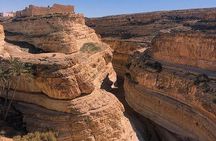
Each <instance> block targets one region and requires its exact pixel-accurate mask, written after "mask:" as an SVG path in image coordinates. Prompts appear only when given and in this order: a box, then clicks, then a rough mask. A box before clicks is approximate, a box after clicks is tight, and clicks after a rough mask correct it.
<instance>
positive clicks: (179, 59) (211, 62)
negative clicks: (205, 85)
mask: <svg viewBox="0 0 216 141" xmlns="http://www.w3.org/2000/svg"><path fill="white" fill-rule="evenodd" d="M153 46H154V48H153V50H154V51H153V52H152V56H153V58H155V59H157V60H161V61H165V62H168V63H175V64H182V65H190V66H194V67H199V68H202V69H206V70H212V71H215V70H216V49H215V46H216V36H215V35H211V34H209V35H208V34H205V33H199V32H194V33H191V34H189V33H187V32H185V33H177V34H174V33H173V34H160V35H159V36H158V37H157V38H155V39H154V41H153Z"/></svg>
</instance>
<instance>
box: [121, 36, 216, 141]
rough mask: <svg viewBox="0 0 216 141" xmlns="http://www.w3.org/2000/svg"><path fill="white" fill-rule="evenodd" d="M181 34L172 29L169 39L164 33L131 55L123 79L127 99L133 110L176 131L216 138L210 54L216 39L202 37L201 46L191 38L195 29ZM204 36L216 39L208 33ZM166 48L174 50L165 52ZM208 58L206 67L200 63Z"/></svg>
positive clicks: (210, 140) (207, 139)
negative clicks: (137, 52) (129, 64)
mask: <svg viewBox="0 0 216 141" xmlns="http://www.w3.org/2000/svg"><path fill="white" fill-rule="evenodd" d="M173 34H174V35H173ZM178 34H179V33H177V34H176V35H175V33H170V35H168V37H170V38H166V36H163V37H161V38H160V36H159V37H158V38H156V39H155V42H156V43H155V42H153V44H152V48H150V49H148V50H147V51H146V52H145V53H144V54H143V55H140V56H139V57H137V58H136V57H135V58H134V60H132V62H131V66H130V68H129V72H128V73H127V74H126V80H125V84H124V88H125V93H126V100H127V102H128V103H129V105H130V106H131V107H132V108H133V109H134V110H136V111H137V112H139V113H141V114H143V116H145V117H148V118H150V119H152V120H153V121H155V122H156V123H158V124H159V125H162V126H163V127H165V128H167V129H169V130H171V131H172V132H175V133H177V134H180V135H184V136H185V135H186V136H188V137H190V138H194V139H196V140H200V141H202V140H205V141H214V140H215V139H216V136H215V135H216V134H215V133H216V132H215V131H216V111H215V109H216V104H215V96H216V89H215V88H216V79H215V78H216V74H215V71H210V70H211V69H212V68H213V69H214V68H215V63H216V62H215V60H214V57H215V56H214V55H211V53H213V54H214V50H215V48H214V44H211V45H209V44H206V43H205V42H202V43H203V45H202V47H200V46H199V45H194V44H196V42H195V43H194V42H189V41H188V40H190V39H188V38H189V37H192V39H194V37H193V36H195V35H196V34H193V35H191V34H190V33H188V35H187V33H184V35H185V34H186V35H185V36H184V37H185V38H183V37H182V36H180V37H179V38H177V37H178ZM180 35H181V34H180ZM171 36H172V37H171ZM164 38H166V41H164V40H163V39H164ZM197 38H198V39H200V38H202V36H201V37H197ZM203 38H205V39H206V38H207V39H206V40H208V41H209V40H211V38H208V36H205V37H203ZM156 40H159V42H160V41H162V40H163V41H164V42H160V43H159V42H157V41H156ZM183 43H185V44H184V45H182V44H183ZM212 43H213V42H212ZM170 45H171V46H170ZM204 45H206V46H204ZM211 47H212V48H211ZM168 48H169V49H168ZM204 48H205V50H206V51H204ZM209 48H210V50H212V51H213V52H210V51H208V50H209ZM202 49H203V50H202ZM167 51H169V52H170V53H168V54H166V53H167ZM184 52H185V53H184ZM174 54H175V55H174ZM172 56H173V58H171V57H172ZM174 56H175V57H174ZM207 56H209V57H207ZM211 56H212V57H211ZM169 57H170V58H169ZM175 59H176V60H177V61H175ZM181 59H183V60H184V61H182V60H181ZM192 59H193V61H191V60H192ZM204 59H205V60H206V62H207V63H206V64H205V66H204V65H202V64H201V63H199V62H198V61H200V60H204ZM196 61H197V62H196ZM190 62H194V64H191V63H190ZM197 64H198V65H197ZM200 65H202V66H200ZM203 68H204V69H203ZM208 69H209V70H208Z"/></svg>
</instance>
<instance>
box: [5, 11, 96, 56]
mask: <svg viewBox="0 0 216 141" xmlns="http://www.w3.org/2000/svg"><path fill="white" fill-rule="evenodd" d="M4 28H5V31H6V34H7V36H6V40H8V41H12V42H13V41H15V42H27V43H29V44H31V45H34V46H35V47H36V48H40V49H42V50H43V51H45V52H60V53H67V54H69V53H74V52H78V51H79V49H80V48H81V47H82V46H83V45H84V44H85V43H88V42H95V43H99V42H100V39H99V38H98V37H97V35H96V34H95V32H94V30H92V29H90V28H89V27H87V26H86V25H85V21H84V17H83V15H81V14H73V13H72V14H53V15H41V16H37V17H36V16H34V17H26V18H15V19H13V21H12V22H6V23H4Z"/></svg>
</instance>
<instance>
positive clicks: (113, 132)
mask: <svg viewBox="0 0 216 141" xmlns="http://www.w3.org/2000/svg"><path fill="white" fill-rule="evenodd" d="M58 16H59V17H55V16H54V17H49V18H48V19H47V18H45V17H27V18H24V19H23V18H20V19H16V20H15V21H12V22H11V23H6V24H5V27H6V32H8V34H7V36H6V39H7V40H9V41H13V43H17V42H23V41H24V42H27V43H29V44H33V45H34V47H35V48H41V49H46V51H50V52H56V53H37V54H31V53H29V52H27V51H26V50H25V49H23V48H22V47H23V46H16V45H12V44H9V43H5V44H4V45H3V46H4V50H3V51H1V52H0V56H1V63H6V64H7V60H9V59H10V57H12V58H17V59H18V60H19V61H20V62H22V63H23V64H25V65H28V66H30V68H31V71H30V73H27V74H22V75H20V76H18V77H14V78H13V80H12V81H13V83H12V85H11V91H10V92H9V95H8V96H9V99H14V101H15V102H14V103H13V107H15V109H16V110H18V111H19V112H21V113H22V115H23V122H24V123H26V128H27V131H29V132H34V131H47V130H51V131H54V132H57V133H58V137H57V138H58V140H64V141H67V140H68V141H71V140H73V141H81V140H83V141H110V140H113V141H137V140H138V138H137V136H136V133H135V132H134V129H133V127H132V126H131V124H130V122H129V120H128V119H127V118H126V117H125V116H124V108H123V106H122V104H121V103H120V102H119V101H118V100H117V98H116V97H115V96H113V95H112V94H111V93H108V92H106V91H105V90H102V89H100V87H101V85H102V82H103V80H104V79H105V78H106V77H108V78H113V79H115V78H114V76H115V72H114V71H113V67H112V64H111V61H112V52H111V51H112V50H111V49H110V47H109V46H108V45H106V44H104V43H102V42H101V41H100V39H99V38H98V37H97V36H96V34H95V33H94V31H93V30H92V29H90V28H88V27H85V25H84V23H82V24H81V23H79V24H78V23H76V20H82V19H79V18H78V19H76V18H74V17H73V18H74V19H73V20H72V19H71V17H70V16H69V15H67V16H65V15H62V16H60V15H58ZM56 20H57V21H58V22H57V23H55V24H54V25H53V26H55V27H50V26H47V25H48V24H46V22H54V21H56ZM27 21H28V22H27ZM29 22H32V24H29ZM27 23H28V25H27ZM24 25H25V26H24ZM39 25H40V26H39ZM41 25H44V27H42V26H41ZM80 25H82V26H81V27H80ZM30 26H32V27H30ZM24 27H25V28H24ZM62 27H64V28H63V29H66V28H67V30H70V31H71V30H73V32H69V31H65V32H68V34H67V35H62V38H61V36H60V37H58V36H59V35H60V34H59V33H58V34H57V36H55V38H56V39H59V41H57V42H54V43H53V42H52V41H55V39H54V38H50V34H52V32H56V30H57V32H64V31H59V30H60V29H62ZM79 27H80V28H79ZM39 28H41V30H40V29H39ZM56 28H58V29H56ZM75 31H76V32H75ZM90 31H91V35H90V33H89V32H90ZM15 32H16V33H18V34H17V35H15V34H14V33H15ZM9 33H10V34H9ZM20 33H21V34H20ZM75 33H76V34H75ZM40 34H43V35H42V36H40V37H38V35H40ZM45 34H46V35H45ZM83 35H85V37H84V36H83ZM69 36H76V38H74V39H73V40H74V41H76V42H77V43H78V44H79V45H78V46H76V47H78V48H77V50H76V51H72V52H70V50H69V49H70V48H73V49H74V46H73V45H72V44H67V45H66V47H67V48H66V49H65V48H64V47H61V45H64V42H63V41H65V39H66V38H70V37H69ZM57 37H58V38H57ZM48 38H49V39H48ZM39 39H40V40H39ZM47 39H48V40H47ZM46 41H49V43H50V44H46V43H47V42H46ZM36 42H43V43H42V45H44V44H46V45H47V46H40V43H36ZM52 45H54V46H52ZM56 45H57V46H60V50H59V48H55V46H56ZM61 48H62V49H61ZM63 50H64V51H63ZM65 51H66V52H65ZM59 52H61V53H59ZM62 52H63V53H62ZM66 53H71V54H66ZM109 76H111V77H109ZM20 82H21V83H20ZM1 85H3V84H2V83H1ZM14 89H16V93H15V95H13V94H14V92H13V90H14ZM1 97H6V95H5V94H4V93H1Z"/></svg>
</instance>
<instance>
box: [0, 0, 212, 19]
mask: <svg viewBox="0 0 216 141" xmlns="http://www.w3.org/2000/svg"><path fill="white" fill-rule="evenodd" d="M54 3H58V4H66V5H74V6H75V9H76V12H78V13H83V14H84V15H85V16H86V17H102V16H108V15H119V14H128V13H140V12H152V11H161V10H178V9H190V8H208V7H216V0H0V12H8V11H17V10H22V9H24V8H25V7H26V6H28V5H30V4H33V5H37V6H48V5H50V6H51V5H53V4H54Z"/></svg>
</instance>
